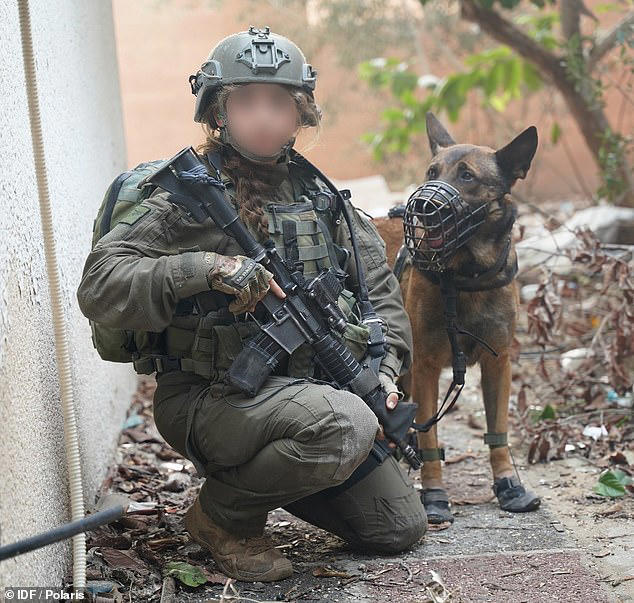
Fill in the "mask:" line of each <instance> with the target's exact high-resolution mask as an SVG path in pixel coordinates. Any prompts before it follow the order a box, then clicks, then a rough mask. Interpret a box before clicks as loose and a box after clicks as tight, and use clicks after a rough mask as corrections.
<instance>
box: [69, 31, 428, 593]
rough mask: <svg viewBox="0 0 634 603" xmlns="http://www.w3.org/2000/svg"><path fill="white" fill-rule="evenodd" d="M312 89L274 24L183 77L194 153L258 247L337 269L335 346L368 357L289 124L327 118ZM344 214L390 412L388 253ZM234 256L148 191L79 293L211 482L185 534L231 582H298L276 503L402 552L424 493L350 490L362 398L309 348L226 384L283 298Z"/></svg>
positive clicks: (382, 487)
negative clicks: (379, 337) (270, 525)
mask: <svg viewBox="0 0 634 603" xmlns="http://www.w3.org/2000/svg"><path fill="white" fill-rule="evenodd" d="M315 79H316V72H315V70H314V69H313V68H312V67H311V66H310V65H309V64H307V63H306V60H305V58H304V55H303V53H302V52H301V50H300V49H299V48H298V47H297V46H296V45H295V44H294V43H293V42H291V41H290V40H288V39H287V38H284V37H282V36H279V35H277V34H273V33H271V32H270V31H269V28H264V29H255V28H253V27H251V28H250V29H249V30H248V31H245V32H240V33H237V34H234V35H231V36H228V37H227V38H225V39H224V40H222V41H221V42H219V43H218V45H217V46H216V47H215V48H214V50H213V51H212V52H211V54H210V56H209V58H208V60H207V61H206V62H205V63H203V65H202V67H201V69H200V70H199V71H198V73H197V74H195V75H192V76H191V77H190V84H191V87H192V92H193V94H195V95H196V109H195V117H194V119H195V121H196V122H201V123H202V124H203V128H204V130H205V132H206V134H207V140H206V142H205V143H204V144H203V145H202V146H201V147H199V148H198V152H199V153H200V154H201V155H204V156H205V161H206V162H207V164H208V166H209V169H210V171H211V170H212V167H218V165H217V163H221V164H222V167H221V174H222V177H223V181H224V182H225V185H226V193H227V194H228V195H229V197H230V198H231V199H232V201H233V203H234V205H235V206H236V208H237V209H238V211H239V215H240V217H241V219H242V220H243V221H244V222H245V224H246V225H247V227H248V228H249V230H250V231H251V232H252V233H253V234H254V235H255V236H256V237H257V238H258V239H259V240H260V241H263V240H265V239H268V238H271V239H272V240H273V241H274V243H275V245H276V248H277V249H278V250H279V252H280V254H281V255H282V257H284V258H285V259H286V260H288V261H290V262H291V263H295V265H300V266H301V267H302V268H303V274H304V276H305V277H306V278H311V277H313V276H316V275H317V274H318V273H319V272H320V271H321V270H324V269H326V268H329V267H332V268H333V269H334V270H336V271H338V273H339V274H342V272H341V271H345V273H347V275H348V276H347V279H346V281H345V282H346V286H347V288H348V289H347V290H345V291H344V294H342V296H341V297H340V300H339V301H340V305H341V307H342V308H344V309H346V310H347V313H348V321H349V322H348V327H347V328H346V332H345V333H344V338H345V342H346V343H347V344H348V345H349V347H350V348H351V349H352V350H353V352H354V353H355V355H357V356H358V358H361V357H362V356H363V354H364V353H365V347H366V344H367V339H368V332H367V327H365V326H364V325H363V324H361V323H360V321H359V320H358V317H357V315H356V306H355V297H354V294H353V293H352V292H351V291H355V290H356V289H357V285H358V281H357V274H356V270H355V262H354V258H353V257H351V254H352V252H353V247H352V245H351V242H350V234H349V231H348V230H347V225H346V222H345V221H342V219H341V215H340V211H338V209H337V203H336V198H335V197H334V195H333V194H332V193H331V192H330V191H329V190H328V188H327V187H326V186H325V184H324V182H323V181H322V180H321V179H320V178H319V177H317V176H315V174H314V173H311V172H310V171H309V170H307V169H306V166H305V165H304V164H301V162H297V161H295V160H293V157H296V158H297V157H300V156H299V155H297V154H296V153H295V152H294V151H293V149H292V147H293V144H294V141H295V137H296V135H297V134H298V132H299V130H300V128H302V127H310V126H318V124H319V121H320V117H321V112H320V109H319V108H318V107H317V105H316V104H315V101H314V97H313V90H314V87H315ZM214 158H215V161H214ZM212 164H213V165H212ZM212 173H213V172H212ZM345 202H346V203H347V204H349V202H348V201H347V200H346V201H345ZM349 209H350V212H351V214H352V215H353V218H354V222H353V224H354V227H355V230H356V231H358V232H357V237H358V240H359V242H360V246H359V247H360V253H361V255H362V258H361V260H362V265H363V267H364V268H365V273H366V280H367V284H368V287H369V289H370V291H371V293H370V301H371V302H372V303H373V305H374V308H375V311H376V312H377V314H378V315H379V316H380V317H381V318H382V319H383V320H384V321H385V323H386V325H387V328H388V330H387V334H386V341H387V344H388V345H387V353H386V354H385V356H384V357H383V359H382V361H381V364H380V368H379V370H380V379H381V382H382V383H383V385H384V387H385V389H386V391H387V392H388V393H389V395H388V397H387V400H386V404H387V406H388V408H393V407H395V406H396V404H397V401H398V396H399V394H398V391H397V388H396V386H395V385H394V379H395V378H396V377H397V376H398V375H399V374H400V373H401V372H404V371H405V370H407V368H408V367H409V365H410V362H411V359H410V351H409V349H410V347H411V345H412V340H411V330H410V324H409V321H408V318H407V315H406V314H405V311H404V308H403V302H402V298H401V293H400V289H399V285H398V282H397V281H396V279H395V277H394V276H393V274H392V272H391V271H390V269H389V267H388V265H387V263H386V256H385V244H384V243H383V241H382V240H381V238H380V236H379V235H378V232H377V231H376V228H375V227H374V225H373V224H372V223H371V222H370V221H369V220H367V219H366V218H365V217H364V216H363V215H362V214H361V213H360V212H358V211H356V210H354V209H353V207H352V205H349ZM242 253H243V252H242V251H241V250H240V248H239V247H238V246H237V244H236V242H235V241H234V240H233V239H231V238H229V237H228V236H226V235H225V234H224V232H223V231H222V230H221V229H219V228H218V227H216V226H215V224H214V223H213V222H212V221H211V219H210V218H208V219H206V220H204V221H202V222H201V221H196V220H195V219H193V218H192V216H190V215H189V214H188V212H186V211H185V210H184V209H183V208H182V207H181V206H179V205H178V204H177V203H175V202H173V201H172V200H170V195H169V193H167V192H166V191H164V190H161V189H160V188H157V189H156V190H155V192H154V193H153V194H152V195H150V197H149V198H148V199H146V200H145V201H143V202H142V203H141V204H140V206H137V208H136V210H135V211H134V212H133V213H132V215H131V216H129V217H128V219H123V220H121V221H119V223H118V224H117V225H116V226H115V227H114V228H113V229H112V230H111V231H110V232H109V233H108V234H106V235H105V236H104V237H102V238H101V239H100V240H99V242H98V243H97V244H96V245H95V247H94V249H93V251H92V252H91V253H90V254H89V256H88V258H87V261H86V264H85V268H84V272H83V277H82V281H81V284H80V286H79V290H78V292H77V296H78V300H79V305H80V308H81V310H82V312H83V313H84V314H85V315H86V316H87V317H88V318H90V319H92V320H93V321H95V322H97V323H99V324H100V325H101V326H105V327H112V328H118V329H130V330H132V331H133V335H134V350H135V352H136V354H135V357H136V358H137V359H136V360H135V362H134V367H135V369H136V370H137V372H139V373H146V374H150V373H153V372H156V381H157V388H156V392H155V395H154V406H153V412H154V419H155V422H156V425H157V428H158V430H159V431H160V433H161V434H162V435H163V437H164V438H165V440H166V441H167V442H168V443H169V444H170V445H171V446H172V447H173V448H174V449H176V450H177V451H178V452H180V453H181V454H183V455H184V456H186V457H188V458H189V459H191V460H192V462H193V463H194V464H195V466H196V469H197V470H198V472H199V474H200V475H201V476H204V477H205V478H206V480H205V482H204V484H203V486H202V488H201V490H200V493H199V495H198V497H197V498H196V500H195V502H194V504H193V505H192V506H191V507H190V508H189V510H188V511H187V513H186V516H185V527H186V528H187V530H188V532H189V533H190V535H191V536H192V538H193V539H194V540H195V541H196V542H198V543H200V544H201V545H204V546H205V547H207V548H208V549H209V550H210V551H211V554H212V556H213V558H214V560H215V561H216V563H217V565H218V567H219V568H220V570H221V571H223V572H224V573H225V574H226V575H228V576H232V577H234V578H237V579H242V580H260V581H271V580H279V579H282V578H286V577H288V576H290V575H291V574H292V566H291V563H290V561H289V560H288V559H286V558H285V557H284V556H283V555H282V554H281V553H280V552H279V550H278V549H276V548H275V547H274V546H273V544H272V542H271V541H270V540H269V539H268V538H267V537H266V536H265V535H264V525H265V523H266V518H267V512H268V511H269V510H271V509H275V508H277V507H280V506H282V507H284V508H285V509H287V510H289V511H290V512H291V513H293V514H295V515H296V516H298V517H300V518H302V519H304V520H306V521H309V522H311V523H313V524H314V525H317V526H319V527H321V528H324V529H326V530H328V531H330V532H332V533H333V534H336V535H338V536H340V537H341V538H343V539H345V540H346V541H348V542H349V543H350V544H351V545H352V546H354V547H357V548H360V549H362V550H374V551H382V552H392V553H395V552H399V551H401V550H403V549H405V548H407V547H409V546H411V545H412V544H413V543H415V542H416V541H418V540H419V539H420V537H421V536H422V535H423V534H424V532H425V529H426V526H427V520H426V516H425V511H424V508H423V506H422V504H421V502H420V499H419V497H418V496H417V494H416V492H415V490H414V489H413V487H412V486H411V484H409V483H408V481H407V479H406V477H405V476H404V473H403V470H402V469H401V468H400V467H399V465H398V464H397V462H396V461H395V459H394V458H393V457H392V456H389V457H388V458H387V459H386V460H384V461H383V462H382V463H380V464H377V463H375V464H374V465H373V467H374V468H373V469H372V470H370V471H367V470H366V471H364V472H363V474H362V473H361V472H358V473H357V474H356V477H355V476H353V478H351V479H350V480H348V478H349V477H350V476H351V475H352V474H353V472H354V471H355V469H356V468H357V467H359V466H360V465H361V464H362V463H363V462H364V461H366V459H370V456H371V455H370V456H369V453H370V451H371V449H372V447H373V444H374V440H375V438H376V437H377V436H378V437H379V438H381V437H382V434H381V431H380V429H379V427H378V423H377V419H376V417H375V415H374V414H373V413H372V412H371V411H370V409H369V408H368V406H367V405H366V404H365V403H364V402H363V401H362V400H361V398H359V397H358V396H356V395H355V394H353V393H351V392H349V391H345V390H340V389H336V388H334V387H332V386H331V385H329V384H327V383H326V382H325V381H323V380H321V379H318V378H317V377H322V378H323V376H322V375H320V374H319V373H318V371H317V369H316V368H315V362H314V360H313V352H312V350H311V348H310V347H308V346H302V347H300V348H299V349H297V350H296V351H295V352H294V353H293V354H291V355H290V356H289V357H288V358H287V360H286V362H284V363H282V365H281V366H280V367H279V368H278V369H277V370H276V371H275V373H274V374H273V375H271V377H269V379H268V380H267V381H266V382H265V384H264V386H263V387H262V389H261V390H260V391H259V392H258V394H257V395H256V396H255V397H253V398H248V397H246V396H245V395H244V394H243V393H240V392H239V391H238V390H237V389H235V388H232V387H231V386H229V385H228V384H227V383H225V381H224V380H223V378H224V376H225V372H226V371H227V369H228V368H229V367H230V366H231V362H232V360H233V358H235V356H236V354H237V353H238V352H239V351H240V349H241V348H242V345H243V341H244V340H246V339H248V338H249V337H250V336H252V335H253V334H255V333H256V332H257V331H258V325H257V323H256V322H255V319H258V318H263V319H266V316H265V315H261V316H259V311H260V310H261V309H262V308H261V306H262V304H260V305H258V306H257V307H256V304H257V302H258V301H259V300H260V299H261V298H262V297H263V296H264V295H265V294H266V292H267V291H268V290H269V289H271V291H272V292H273V293H274V294H276V295H278V296H279V297H283V296H284V293H283V291H282V290H281V289H280V287H279V286H278V285H277V283H275V281H274V280H272V274H271V273H270V272H268V271H267V270H266V269H265V268H264V267H263V266H261V265H260V264H257V263H256V262H254V261H253V260H251V259H249V258H247V257H245V256H244V255H242ZM344 276H346V275H345V274H342V278H343V277H344ZM377 430H378V431H377ZM366 464H367V461H366Z"/></svg>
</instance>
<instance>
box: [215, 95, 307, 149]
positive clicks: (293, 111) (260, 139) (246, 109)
mask: <svg viewBox="0 0 634 603" xmlns="http://www.w3.org/2000/svg"><path fill="white" fill-rule="evenodd" d="M217 121H218V123H219V124H220V125H228V127H229V129H230V131H231V135H232V136H233V138H234V139H235V140H236V142H237V143H238V144H239V145H240V146H242V147H244V148H245V149H247V150H248V151H250V152H251V153H255V154H257V155H273V154H275V153H277V152H278V151H279V150H280V149H281V148H282V147H283V146H284V145H285V144H286V143H287V142H288V140H289V139H290V138H292V137H293V136H294V135H295V134H296V132H297V130H298V121H299V114H298V111H297V106H296V104H295V101H294V100H293V97H292V96H291V95H290V94H289V93H288V90H287V88H285V87H284V86H281V85H279V84H265V83H254V84H244V85H241V86H239V87H238V88H236V89H235V90H233V91H232V92H231V94H230V95H229V98H228V99H227V102H226V115H225V116H224V119H223V116H219V117H218V118H217Z"/></svg>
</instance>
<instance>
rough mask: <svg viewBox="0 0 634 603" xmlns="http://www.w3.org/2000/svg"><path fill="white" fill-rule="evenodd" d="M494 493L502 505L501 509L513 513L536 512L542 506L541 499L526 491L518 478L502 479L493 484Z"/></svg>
mask: <svg viewBox="0 0 634 603" xmlns="http://www.w3.org/2000/svg"><path fill="white" fill-rule="evenodd" d="M493 492H494V493H495V496H497V499H498V502H499V503H500V509H502V510H503V511H510V512H511V513H526V512H528V511H534V510H535V509H537V508H538V507H539V505H540V504H541V502H542V501H541V498H539V496H537V494H535V493H534V492H531V491H530V490H526V488H524V486H522V484H521V483H520V481H519V480H518V479H517V478H516V477H501V478H499V479H496V480H495V481H494V482H493Z"/></svg>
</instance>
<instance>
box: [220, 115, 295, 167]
mask: <svg viewBox="0 0 634 603" xmlns="http://www.w3.org/2000/svg"><path fill="white" fill-rule="evenodd" d="M220 140H221V141H222V142H224V143H225V144H228V145H231V146H232V147H233V148H234V149H235V150H236V151H238V153H240V155H242V156H243V157H245V158H246V159H248V160H249V161H253V162H255V163H271V162H273V161H274V162H275V163H288V162H289V160H290V152H291V149H292V148H293V145H294V144H295V136H293V137H292V138H291V139H290V140H289V141H288V142H287V143H286V144H285V145H284V146H282V148H280V150H279V151H277V152H276V153H273V154H272V155H258V154H257V153H252V152H251V151H248V150H247V149H245V148H244V147H243V146H242V145H240V144H238V143H237V142H236V140H235V138H234V137H233V136H232V135H231V131H230V130H229V127H228V124H227V122H226V117H225V123H224V125H222V126H220Z"/></svg>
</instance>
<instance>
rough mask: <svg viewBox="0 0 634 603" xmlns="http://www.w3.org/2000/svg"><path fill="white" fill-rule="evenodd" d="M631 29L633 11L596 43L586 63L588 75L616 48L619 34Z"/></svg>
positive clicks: (633, 21) (633, 24)
mask: <svg viewBox="0 0 634 603" xmlns="http://www.w3.org/2000/svg"><path fill="white" fill-rule="evenodd" d="M632 27H634V11H630V12H629V13H628V14H627V15H625V16H624V17H623V18H622V19H621V20H620V21H619V22H618V23H616V24H615V25H614V27H612V29H610V30H609V31H608V32H606V33H605V34H604V35H603V36H601V37H600V38H599V39H598V40H597V41H596V43H595V45H594V46H593V47H592V50H591V51H590V54H589V55H588V60H587V62H586V68H587V69H588V73H592V71H593V70H594V69H595V67H596V66H597V63H598V62H599V61H600V60H601V59H602V58H603V57H604V56H605V55H606V54H607V53H608V52H610V50H612V49H613V48H614V47H615V46H616V44H617V42H618V38H619V34H620V33H621V32H622V31H626V30H628V29H630V28H632Z"/></svg>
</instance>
